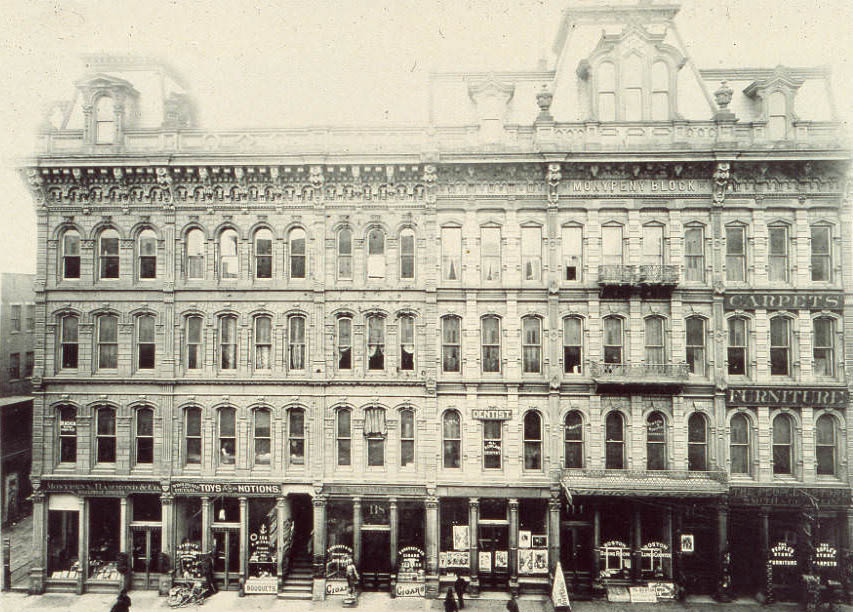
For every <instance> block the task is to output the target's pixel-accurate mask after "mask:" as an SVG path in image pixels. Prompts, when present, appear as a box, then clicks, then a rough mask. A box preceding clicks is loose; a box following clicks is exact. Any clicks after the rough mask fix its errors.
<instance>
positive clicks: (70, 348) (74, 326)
mask: <svg viewBox="0 0 853 612" xmlns="http://www.w3.org/2000/svg"><path fill="white" fill-rule="evenodd" d="M61 321H62V322H61V325H60V327H61V330H62V331H61V333H62V336H61V338H60V340H59V342H60V351H61V353H62V354H61V356H60V360H61V361H60V367H61V368H62V369H63V370H76V369H77V357H78V355H79V346H80V345H79V344H78V342H79V337H78V332H77V330H78V328H79V324H80V318H79V317H77V316H76V315H66V316H64V317H62V320H61Z"/></svg>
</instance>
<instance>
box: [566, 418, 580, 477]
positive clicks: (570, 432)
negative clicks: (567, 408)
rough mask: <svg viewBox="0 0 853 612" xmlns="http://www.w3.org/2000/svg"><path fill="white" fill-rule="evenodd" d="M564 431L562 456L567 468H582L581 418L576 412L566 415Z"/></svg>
mask: <svg viewBox="0 0 853 612" xmlns="http://www.w3.org/2000/svg"><path fill="white" fill-rule="evenodd" d="M565 424H566V430H565V433H564V435H563V446H564V454H565V455H566V467H567V468H582V467H583V455H584V452H583V417H582V416H581V413H580V412H578V411H577V410H572V411H571V412H569V413H568V414H567V415H566V423H565Z"/></svg>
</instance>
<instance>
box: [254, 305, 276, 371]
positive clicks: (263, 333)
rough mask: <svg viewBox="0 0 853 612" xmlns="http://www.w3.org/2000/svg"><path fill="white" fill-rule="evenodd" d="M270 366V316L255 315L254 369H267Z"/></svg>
mask: <svg viewBox="0 0 853 612" xmlns="http://www.w3.org/2000/svg"><path fill="white" fill-rule="evenodd" d="M271 367H272V318H271V317H268V316H266V315H262V316H258V317H255V369H256V370H269V369H270V368H271Z"/></svg>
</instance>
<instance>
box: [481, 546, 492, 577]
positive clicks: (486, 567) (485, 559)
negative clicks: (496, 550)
mask: <svg viewBox="0 0 853 612" xmlns="http://www.w3.org/2000/svg"><path fill="white" fill-rule="evenodd" d="M479 559H480V571H481V572H484V573H488V572H491V571H492V553H490V552H483V551H480V554H479Z"/></svg>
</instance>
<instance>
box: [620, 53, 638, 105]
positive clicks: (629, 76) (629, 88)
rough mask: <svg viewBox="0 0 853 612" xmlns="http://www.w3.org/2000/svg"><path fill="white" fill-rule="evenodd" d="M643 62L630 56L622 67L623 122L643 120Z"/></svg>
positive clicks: (635, 56)
mask: <svg viewBox="0 0 853 612" xmlns="http://www.w3.org/2000/svg"><path fill="white" fill-rule="evenodd" d="M643 72H644V71H643V60H642V59H641V58H640V57H639V56H637V55H634V54H632V55H630V56H629V57H628V58H627V59H626V60H625V61H624V62H623V65H622V73H621V77H622V96H623V99H622V105H623V107H624V112H625V121H642V120H643Z"/></svg>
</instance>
